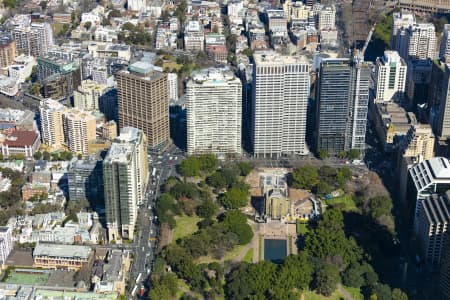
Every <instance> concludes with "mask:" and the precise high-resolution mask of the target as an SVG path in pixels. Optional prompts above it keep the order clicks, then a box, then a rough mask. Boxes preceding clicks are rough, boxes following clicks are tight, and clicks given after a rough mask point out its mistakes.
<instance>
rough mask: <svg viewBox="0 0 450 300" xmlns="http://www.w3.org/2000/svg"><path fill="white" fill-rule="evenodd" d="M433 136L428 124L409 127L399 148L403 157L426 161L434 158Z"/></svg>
mask: <svg viewBox="0 0 450 300" xmlns="http://www.w3.org/2000/svg"><path fill="white" fill-rule="evenodd" d="M434 140H435V138H434V134H433V131H432V130H431V127H430V125H428V124H418V125H414V126H411V128H410V129H409V131H408V134H407V135H406V139H405V143H404V145H403V146H402V147H401V152H402V155H403V156H408V157H417V156H421V157H422V159H424V160H427V159H431V158H433V157H434V142H435V141H434Z"/></svg>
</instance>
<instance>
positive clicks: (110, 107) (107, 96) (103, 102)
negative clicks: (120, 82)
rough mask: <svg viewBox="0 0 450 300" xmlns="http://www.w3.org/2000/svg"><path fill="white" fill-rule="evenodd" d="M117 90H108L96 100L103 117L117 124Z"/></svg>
mask: <svg viewBox="0 0 450 300" xmlns="http://www.w3.org/2000/svg"><path fill="white" fill-rule="evenodd" d="M117 101H118V99H117V89H113V88H110V89H108V90H107V91H106V92H105V93H104V94H103V95H102V96H101V97H100V98H98V108H99V110H100V112H101V113H103V114H104V115H105V118H106V120H108V121H111V120H114V121H115V122H116V123H118V122H119V112H118V109H119V108H118V103H117Z"/></svg>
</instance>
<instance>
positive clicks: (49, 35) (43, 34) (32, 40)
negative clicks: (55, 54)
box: [12, 23, 54, 57]
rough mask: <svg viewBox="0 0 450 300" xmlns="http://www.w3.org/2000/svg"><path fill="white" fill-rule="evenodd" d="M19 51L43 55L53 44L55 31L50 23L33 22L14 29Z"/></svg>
mask: <svg viewBox="0 0 450 300" xmlns="http://www.w3.org/2000/svg"><path fill="white" fill-rule="evenodd" d="M12 36H13V38H14V40H15V41H16V47H17V52H18V53H19V54H25V55H30V56H35V57H37V56H43V55H45V54H47V52H48V50H49V48H50V47H51V46H53V44H54V41H53V31H52V27H51V26H50V24H48V23H31V25H29V24H28V25H20V26H16V27H15V28H14V29H13V30H12Z"/></svg>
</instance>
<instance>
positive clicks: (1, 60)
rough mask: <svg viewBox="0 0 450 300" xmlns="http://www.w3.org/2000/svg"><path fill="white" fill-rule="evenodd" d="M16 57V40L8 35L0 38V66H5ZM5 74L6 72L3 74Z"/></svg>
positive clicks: (11, 62) (10, 63)
mask: <svg viewBox="0 0 450 300" xmlns="http://www.w3.org/2000/svg"><path fill="white" fill-rule="evenodd" d="M15 58H16V42H15V41H14V40H13V39H12V38H11V37H10V36H3V37H1V38H0V68H2V69H3V68H7V67H8V66H10V65H12V64H13V63H14V59H15ZM4 75H7V72H6V73H5V74H4Z"/></svg>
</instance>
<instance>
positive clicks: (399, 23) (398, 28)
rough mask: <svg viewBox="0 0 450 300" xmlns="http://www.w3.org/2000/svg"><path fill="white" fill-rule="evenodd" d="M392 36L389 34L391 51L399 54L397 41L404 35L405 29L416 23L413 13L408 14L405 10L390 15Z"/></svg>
mask: <svg viewBox="0 0 450 300" xmlns="http://www.w3.org/2000/svg"><path fill="white" fill-rule="evenodd" d="M392 17H393V18H392V19H393V21H392V23H393V24H392V34H391V49H394V50H397V51H399V52H400V50H399V49H400V48H399V47H400V45H399V40H400V39H401V36H402V35H405V34H406V31H405V29H406V28H408V27H409V26H411V25H413V24H414V23H416V18H415V16H414V13H410V12H408V11H406V10H402V11H400V12H394V13H393V14H392Z"/></svg>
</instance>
